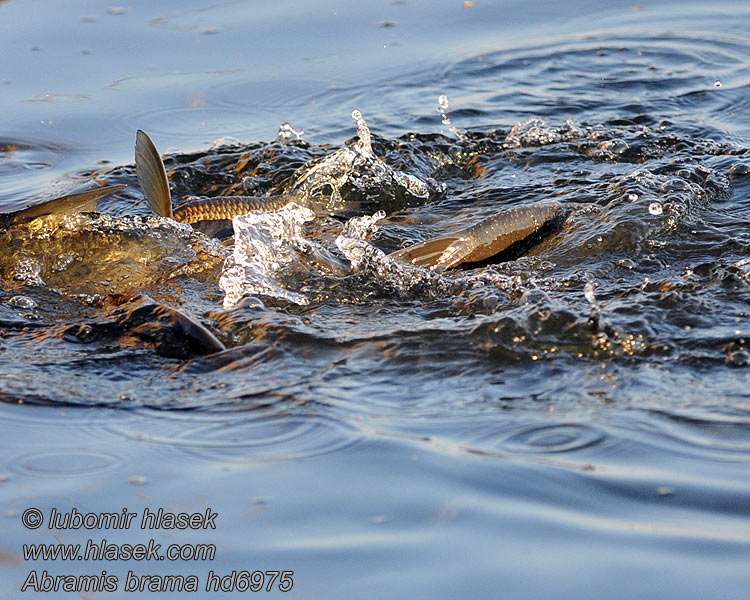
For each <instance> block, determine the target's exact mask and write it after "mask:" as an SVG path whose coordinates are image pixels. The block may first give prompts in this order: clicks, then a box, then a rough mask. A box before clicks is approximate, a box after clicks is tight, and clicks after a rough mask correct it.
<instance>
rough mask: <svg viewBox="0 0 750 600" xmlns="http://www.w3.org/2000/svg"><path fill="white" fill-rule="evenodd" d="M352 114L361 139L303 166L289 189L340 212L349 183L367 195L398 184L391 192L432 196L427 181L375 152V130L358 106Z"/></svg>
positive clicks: (327, 210)
mask: <svg viewBox="0 0 750 600" xmlns="http://www.w3.org/2000/svg"><path fill="white" fill-rule="evenodd" d="M352 118H353V119H354V120H355V121H356V123H357V141H356V142H355V143H354V144H352V145H349V146H345V147H343V148H341V149H340V150H337V151H336V152H333V153H332V154H329V155H328V156H326V157H324V158H323V159H321V160H320V161H318V162H316V163H314V164H312V165H311V166H306V167H303V169H302V170H301V171H300V173H299V174H298V175H297V176H296V178H295V179H294V181H293V182H292V183H291V185H289V186H288V187H287V189H286V190H285V191H286V192H287V193H292V194H300V195H303V196H306V197H307V198H311V199H312V198H318V199H321V198H322V199H324V201H323V203H322V205H321V203H320V202H319V201H318V202H313V204H315V205H320V208H321V210H322V212H323V213H325V214H336V213H337V212H339V211H342V210H343V209H344V208H345V202H346V200H345V198H344V196H343V195H342V189H343V188H344V186H346V185H349V186H352V187H353V188H354V189H355V190H357V191H359V192H362V193H364V194H365V195H368V194H377V193H385V192H388V190H389V189H390V188H394V189H393V191H392V192H390V194H389V195H394V194H395V193H396V192H397V191H400V192H401V193H403V192H406V193H407V194H409V195H411V196H414V197H417V198H429V196H430V192H431V188H430V186H429V185H428V183H427V182H425V181H423V180H421V179H419V178H418V177H415V176H414V175H410V174H408V173H403V172H401V171H397V170H396V169H394V168H393V167H391V166H389V165H387V164H386V163H384V162H382V161H381V160H380V159H379V158H378V157H377V156H376V155H375V153H374V151H373V149H372V134H371V133H370V128H369V127H368V126H367V123H366V122H365V120H364V118H363V116H362V113H361V112H359V111H358V110H354V111H352ZM329 190H330V191H329Z"/></svg>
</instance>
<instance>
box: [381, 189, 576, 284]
mask: <svg viewBox="0 0 750 600" xmlns="http://www.w3.org/2000/svg"><path fill="white" fill-rule="evenodd" d="M566 218H567V214H566V211H565V209H564V208H563V206H562V205H561V204H560V203H559V202H539V203H537V204H529V205H522V206H514V207H513V208H509V209H506V210H503V211H501V212H499V213H498V214H496V215H492V216H491V217H488V218H486V219H484V220H482V221H479V222H478V223H475V224H474V225H471V226H469V227H466V228H465V229H461V230H459V231H456V232H455V233H452V234H450V235H444V236H440V237H436V238H432V239H430V240H427V241H426V242H422V243H421V244H416V245H414V246H409V247H408V248H403V249H402V250H397V251H396V252H392V253H391V254H389V255H388V256H389V257H390V258H393V259H396V260H399V261H402V262H405V263H408V264H411V265H415V266H417V267H423V268H425V269H430V270H433V271H444V270H446V269H451V268H454V267H461V268H463V269H472V268H476V267H480V266H483V265H486V264H489V263H498V262H506V261H509V260H515V259H516V258H519V257H520V256H523V255H524V254H526V253H527V252H528V251H529V250H530V249H531V248H532V247H533V246H535V245H536V244H538V243H539V242H541V241H542V240H544V239H545V238H547V237H548V236H550V235H552V234H554V233H556V232H557V231H559V230H560V228H561V227H562V224H563V223H564V222H565V219H566Z"/></svg>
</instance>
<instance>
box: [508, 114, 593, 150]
mask: <svg viewBox="0 0 750 600" xmlns="http://www.w3.org/2000/svg"><path fill="white" fill-rule="evenodd" d="M584 135H586V132H585V131H583V130H582V129H580V128H578V127H576V126H575V125H574V124H573V122H572V121H571V120H570V119H568V120H567V121H566V122H565V126H562V127H550V126H548V125H547V124H546V123H545V122H544V121H543V120H542V119H537V118H533V119H529V120H528V121H526V122H524V123H517V124H516V125H514V126H513V127H512V128H511V130H510V132H508V135H507V136H505V146H506V147H507V148H523V147H527V146H544V145H547V144H557V143H559V142H564V141H568V140H573V139H578V138H580V137H583V136H584Z"/></svg>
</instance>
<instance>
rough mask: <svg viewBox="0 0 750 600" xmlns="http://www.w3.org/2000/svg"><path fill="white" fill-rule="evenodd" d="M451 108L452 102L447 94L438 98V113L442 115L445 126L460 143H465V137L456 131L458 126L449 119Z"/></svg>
mask: <svg viewBox="0 0 750 600" xmlns="http://www.w3.org/2000/svg"><path fill="white" fill-rule="evenodd" d="M449 107H450V102H449V101H448V96H446V95H445V94H441V95H440V96H438V104H437V111H438V113H440V118H441V120H442V122H443V125H445V126H446V127H447V128H448V129H450V130H451V133H452V134H453V135H455V136H456V137H457V138H458V139H459V141H461V142H463V141H464V135H463V134H462V133H461V132H460V131H459V130H458V129H456V126H455V125H453V123H451V120H450V117H448V115H447V112H448V108H449Z"/></svg>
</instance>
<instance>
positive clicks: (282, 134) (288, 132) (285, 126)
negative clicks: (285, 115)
mask: <svg viewBox="0 0 750 600" xmlns="http://www.w3.org/2000/svg"><path fill="white" fill-rule="evenodd" d="M304 133H305V131H304V130H303V129H300V130H297V129H295V128H294V127H292V125H291V124H290V123H282V124H281V125H279V133H277V134H276V137H277V138H278V139H279V140H281V141H282V142H286V141H288V140H292V139H295V140H301V139H302V135H303V134H304Z"/></svg>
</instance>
